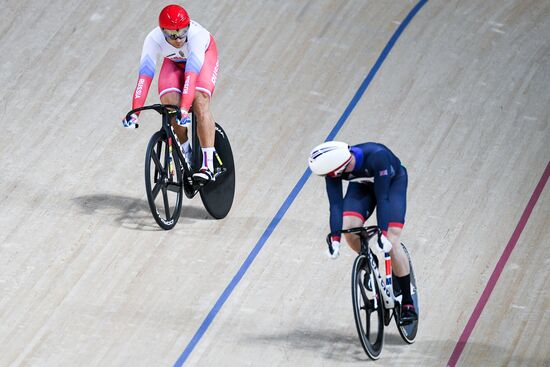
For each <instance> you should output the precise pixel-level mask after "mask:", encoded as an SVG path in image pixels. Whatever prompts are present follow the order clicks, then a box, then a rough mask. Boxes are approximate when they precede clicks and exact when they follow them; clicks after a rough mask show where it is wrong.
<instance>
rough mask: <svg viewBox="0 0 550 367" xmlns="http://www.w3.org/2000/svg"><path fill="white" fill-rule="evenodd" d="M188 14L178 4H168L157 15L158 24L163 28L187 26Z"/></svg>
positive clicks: (172, 28) (174, 28)
mask: <svg viewBox="0 0 550 367" xmlns="http://www.w3.org/2000/svg"><path fill="white" fill-rule="evenodd" d="M189 22H190V20H189V14H187V11H186V10H185V9H184V8H183V7H181V6H179V5H168V6H167V7H165V8H164V9H162V11H161V12H160V15H159V26H160V28H164V29H171V30H176V29H182V28H185V27H188V26H189Z"/></svg>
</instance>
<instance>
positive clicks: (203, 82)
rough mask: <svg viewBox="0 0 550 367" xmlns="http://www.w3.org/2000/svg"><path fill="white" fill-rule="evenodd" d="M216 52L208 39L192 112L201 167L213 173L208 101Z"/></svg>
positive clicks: (214, 76)
mask: <svg viewBox="0 0 550 367" xmlns="http://www.w3.org/2000/svg"><path fill="white" fill-rule="evenodd" d="M219 66H220V64H219V60H218V50H217V48H216V43H215V41H214V38H212V37H210V45H209V46H208V49H207V50H206V53H205V55H204V63H203V65H202V68H201V72H200V74H199V76H198V78H197V85H196V87H195V98H194V100H193V111H194V112H195V114H196V116H197V122H198V124H197V134H198V136H199V140H200V143H201V147H202V148H203V151H204V152H205V153H206V156H207V157H206V158H207V159H203V164H202V165H203V167H207V168H209V169H210V170H211V171H213V165H212V159H213V154H214V151H215V149H214V143H215V137H216V135H215V134H216V130H215V123H214V117H213V116H212V112H211V110H210V100H211V98H212V94H213V93H214V89H215V87H216V81H217V78H218V71H219Z"/></svg>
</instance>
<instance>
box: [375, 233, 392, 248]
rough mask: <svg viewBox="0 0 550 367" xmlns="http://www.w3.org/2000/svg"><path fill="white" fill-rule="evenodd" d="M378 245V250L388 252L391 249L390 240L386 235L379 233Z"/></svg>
mask: <svg viewBox="0 0 550 367" xmlns="http://www.w3.org/2000/svg"><path fill="white" fill-rule="evenodd" d="M378 247H380V250H382V251H384V252H390V250H391V247H392V245H391V242H390V240H388V237H386V236H384V234H382V233H380V236H379V237H378Z"/></svg>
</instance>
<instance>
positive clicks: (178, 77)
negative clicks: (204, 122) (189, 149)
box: [158, 59, 187, 145]
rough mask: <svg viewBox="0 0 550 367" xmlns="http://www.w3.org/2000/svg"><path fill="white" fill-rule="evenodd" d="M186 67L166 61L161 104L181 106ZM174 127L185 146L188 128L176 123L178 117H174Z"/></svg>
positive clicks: (161, 84) (161, 71)
mask: <svg viewBox="0 0 550 367" xmlns="http://www.w3.org/2000/svg"><path fill="white" fill-rule="evenodd" d="M183 74H184V65H178V64H177V63H175V62H173V61H172V60H169V59H164V62H163V63H162V68H161V69H160V74H159V80H158V90H159V96H160V103H162V104H172V105H176V106H179V105H180V102H181V86H182V85H183V81H184V76H183ZM172 126H173V127H174V132H175V133H176V135H177V137H178V140H179V141H180V143H181V144H182V145H183V144H184V143H185V142H187V128H186V127H184V126H179V125H178V124H177V123H176V117H175V116H174V117H172Z"/></svg>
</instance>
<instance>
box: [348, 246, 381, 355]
mask: <svg viewBox="0 0 550 367" xmlns="http://www.w3.org/2000/svg"><path fill="white" fill-rule="evenodd" d="M367 262H368V259H367V256H365V255H364V254H360V255H359V256H357V257H356V258H355V261H354V263H353V271H352V277H351V293H352V301H353V316H354V318H355V326H356V328H357V334H358V335H359V340H360V341H361V345H362V346H363V349H364V350H365V352H366V353H367V355H368V356H369V358H370V359H372V360H377V359H378V358H380V353H381V352H382V347H383V345H384V306H383V301H382V299H381V295H380V289H379V288H378V284H377V282H376V281H374V282H373V283H374V284H371V287H372V291H369V290H368V289H367V288H366V287H365V285H364V281H363V279H364V276H365V274H368V272H370V271H372V270H370V266H369V265H368V264H367ZM373 279H374V277H373ZM369 294H370V295H371V298H369ZM374 300H376V302H374ZM375 304H376V307H375ZM372 315H374V316H375V317H376V319H377V320H376V322H374V323H373V322H372V321H371V316H372ZM371 326H375V327H377V330H376V336H375V338H374V342H372V341H371V339H372V337H371Z"/></svg>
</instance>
